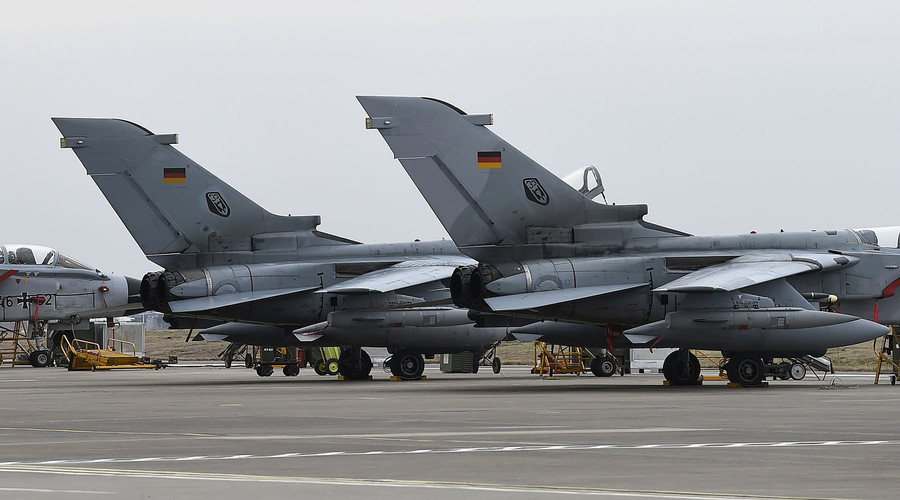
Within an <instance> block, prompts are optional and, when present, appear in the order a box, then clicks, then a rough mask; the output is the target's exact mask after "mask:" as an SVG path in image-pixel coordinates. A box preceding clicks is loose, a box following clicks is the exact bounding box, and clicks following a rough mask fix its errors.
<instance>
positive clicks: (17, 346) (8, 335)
mask: <svg viewBox="0 0 900 500" xmlns="http://www.w3.org/2000/svg"><path fill="white" fill-rule="evenodd" d="M34 350H35V346H34V344H33V343H32V342H31V340H30V339H29V338H28V334H27V332H26V331H25V328H24V325H23V322H22V321H16V322H15V325H14V326H13V328H12V329H9V328H6V327H5V326H0V365H10V366H16V365H30V364H31V361H29V360H28V359H27V358H28V356H27V355H28V354H31V352H33V351H34ZM22 354H25V355H26V356H25V359H19V356H20V355H22Z"/></svg>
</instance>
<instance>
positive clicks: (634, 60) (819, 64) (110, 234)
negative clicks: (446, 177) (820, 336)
mask: <svg viewBox="0 0 900 500" xmlns="http://www.w3.org/2000/svg"><path fill="white" fill-rule="evenodd" d="M898 27H900V3H896V2H890V3H888V2H885V3H880V2H865V3H862V2H820V1H816V2H790V3H786V2H755V1H754V2H718V1H716V2H635V1H623V2H600V1H596V2H595V1H590V2H589V1H585V2H571V1H569V2H567V1H553V2H537V1H523V0H517V1H503V2H499V1H487V0H480V1H428V2H423V1H409V2H406V1H403V2H401V1H391V2H387V1H384V2H372V1H359V2H354V1H329V2H321V1H316V2H267V1H259V0H258V1H255V2H209V3H204V2H187V1H171V2H170V1H154V2H131V1H121V0H116V1H108V2H106V1H104V2H100V1H88V2H83V3H80V4H79V3H74V4H73V3H72V2H62V1H59V2H56V1H34V2H15V3H8V4H7V5H4V7H3V11H2V16H0V72H2V73H0V75H2V76H0V100H2V101H0V102H2V103H3V105H2V106H0V109H2V120H0V132H2V134H0V143H2V145H3V152H4V156H3V159H2V163H0V164H2V175H3V179H4V182H3V186H4V190H5V193H4V194H5V196H4V203H3V207H4V210H3V214H4V215H3V216H4V225H3V228H4V230H3V232H2V233H3V234H2V236H0V239H2V241H3V242H17V243H35V244H42V245H47V246H53V247H56V248H58V249H60V250H61V251H63V252H65V253H67V254H69V255H71V256H72V257H75V258H77V259H80V260H82V261H85V262H87V263H89V264H91V265H94V266H96V267H99V268H101V269H103V270H106V271H114V272H117V273H121V274H130V275H134V276H136V277H140V276H141V275H142V274H143V273H144V272H146V271H149V270H152V269H155V267H154V266H153V265H152V264H151V263H150V262H149V261H147V260H146V259H145V258H144V257H143V255H142V254H141V252H140V250H139V249H138V247H137V245H136V244H135V243H134V242H133V241H132V239H131V237H130V235H129V234H128V233H127V231H126V230H125V228H124V226H123V225H122V223H121V222H120V221H119V220H118V218H117V217H116V215H115V214H114V212H113V211H112V209H111V208H110V207H109V206H108V205H107V203H106V201H105V199H104V198H103V197H102V195H101V194H100V192H99V190H98V189H97V188H96V186H94V184H93V182H92V181H91V180H90V178H89V177H87V175H85V173H84V169H83V168H82V166H81V164H80V163H79V162H78V161H77V159H76V158H75V155H74V154H73V153H72V152H71V151H68V150H62V149H59V143H58V139H59V133H58V131H57V130H56V129H55V127H54V126H53V124H52V123H51V121H50V117H51V116H102V117H116V118H124V119H127V120H131V121H134V122H136V123H139V124H141V125H143V126H145V127H147V128H149V129H150V130H152V131H154V132H156V133H173V132H174V133H178V134H179V135H180V141H181V143H180V144H179V145H178V146H177V147H178V149H179V150H181V151H182V152H183V153H185V154H187V155H188V156H190V157H191V158H193V159H194V160H195V161H197V162H198V163H200V164H201V165H203V166H204V167H206V168H207V169H209V170H211V171H212V172H214V173H215V174H216V175H218V176H219V177H221V178H223V179H224V180H225V181H227V182H228V183H230V184H232V185H233V186H234V187H235V188H237V189H239V190H241V191H243V192H244V193H246V194H247V195H248V196H250V197H251V198H253V199H254V200H256V201H257V202H258V203H260V204H261V205H262V206H264V207H265V208H267V209H268V210H270V211H272V212H275V213H281V214H287V213H291V214H294V215H298V214H320V215H321V216H322V220H323V224H322V225H321V226H320V229H322V230H324V231H328V232H331V233H334V234H338V235H341V236H344V237H348V238H352V239H356V240H359V241H363V242H368V243H376V242H389V241H408V240H412V239H415V238H420V239H436V238H441V237H445V234H446V233H445V232H444V230H443V228H442V227H441V226H440V224H439V223H438V221H437V219H436V218H435V217H434V216H433V215H432V213H431V211H430V209H429V208H428V206H427V205H426V204H425V202H424V201H423V200H422V199H421V197H420V195H419V193H418V191H416V189H415V186H414V185H413V184H412V182H410V181H409V179H408V178H407V177H406V175H405V173H404V172H403V170H402V168H401V166H400V164H399V163H398V162H396V161H395V160H393V159H392V157H391V153H390V151H389V149H388V148H387V146H386V145H385V144H384V143H383V141H382V139H381V137H380V136H379V134H378V133H377V132H375V131H366V130H365V129H364V118H365V113H364V112H363V110H362V108H361V107H360V106H359V105H358V104H357V102H356V100H355V99H354V96H355V95H358V94H382V95H384V94H387V95H424V96H430V97H436V98H440V99H443V100H446V101H449V102H451V103H452V104H455V105H457V106H459V107H460V108H462V109H464V110H466V111H467V112H469V113H494V119H495V125H494V126H493V130H494V132H496V133H497V134H499V135H500V136H502V137H503V138H505V139H506V140H508V141H510V142H512V143H513V144H514V145H516V146H517V147H518V148H519V149H521V150H523V151H524V152H525V153H527V154H529V155H530V156H531V157H532V158H534V159H535V160H537V161H538V162H540V163H541V164H543V165H544V166H545V167H547V168H548V169H550V170H552V171H553V172H555V173H557V174H558V175H560V176H564V175H566V174H568V173H570V172H571V171H573V170H575V169H577V168H580V167H582V166H584V165H587V164H593V165H595V166H597V167H598V168H599V170H600V172H601V174H602V175H603V180H604V184H605V185H606V188H607V197H608V199H609V200H610V202H617V203H647V204H648V205H649V206H650V213H649V215H648V216H647V217H646V219H647V220H649V221H652V222H655V223H658V224H663V225H667V226H671V227H675V228H677V229H681V230H684V231H687V232H691V233H694V234H713V233H742V232H748V231H750V230H757V231H778V230H779V229H782V228H783V229H785V230H806V229H816V228H819V229H826V228H832V227H835V228H842V227H863V226H878V225H897V224H900V213H898V212H900V211H898V210H897V208H896V205H897V202H896V196H897V194H896V191H897V189H898V188H897V180H898V179H900V174H898V170H897V167H898V163H900V162H898V159H900V152H898V140H897V133H898V130H900V50H898V49H900V29H898Z"/></svg>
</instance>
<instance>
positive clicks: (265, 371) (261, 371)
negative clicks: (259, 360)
mask: <svg viewBox="0 0 900 500" xmlns="http://www.w3.org/2000/svg"><path fill="white" fill-rule="evenodd" d="M273 373H275V369H274V368H272V365H259V366H258V367H256V374H257V375H259V376H260V377H270V376H272V374H273Z"/></svg>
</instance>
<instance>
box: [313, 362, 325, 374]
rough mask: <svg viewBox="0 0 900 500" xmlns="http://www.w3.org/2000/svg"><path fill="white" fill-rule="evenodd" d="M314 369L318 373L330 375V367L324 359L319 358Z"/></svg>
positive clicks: (314, 364)
mask: <svg viewBox="0 0 900 500" xmlns="http://www.w3.org/2000/svg"><path fill="white" fill-rule="evenodd" d="M313 370H315V372H316V375H323V376H324V375H328V369H327V368H326V367H325V360H324V359H321V358H320V359H317V360H316V362H315V363H313Z"/></svg>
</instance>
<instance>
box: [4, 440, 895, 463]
mask: <svg viewBox="0 0 900 500" xmlns="http://www.w3.org/2000/svg"><path fill="white" fill-rule="evenodd" d="M883 445H893V446H896V445H900V440H865V441H848V440H828V441H782V442H746V443H650V444H572V445H528V446H473V447H466V448H443V449H442V448H438V449H434V448H422V449H415V450H371V451H325V452H314V453H303V452H292V453H279V454H277V455H193V456H184V457H174V456H167V457H140V458H91V459H62V460H46V461H42V462H0V467H16V466H48V465H78V464H126V463H135V462H145V463H146V462H204V461H222V460H266V459H285V458H321V457H360V456H370V455H379V456H381V455H391V456H402V455H442V454H455V453H535V452H555V451H594V450H696V449H729V448H821V447H835V446H883Z"/></svg>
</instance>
